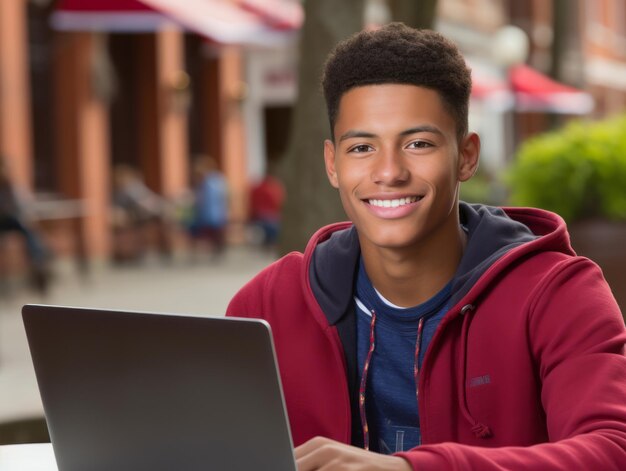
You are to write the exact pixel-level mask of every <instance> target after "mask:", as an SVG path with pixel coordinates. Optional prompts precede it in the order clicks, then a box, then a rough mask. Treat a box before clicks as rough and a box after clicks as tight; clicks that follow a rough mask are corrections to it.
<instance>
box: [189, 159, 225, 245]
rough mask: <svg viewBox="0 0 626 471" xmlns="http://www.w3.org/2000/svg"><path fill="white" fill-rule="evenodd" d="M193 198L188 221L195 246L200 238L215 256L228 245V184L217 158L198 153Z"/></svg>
mask: <svg viewBox="0 0 626 471" xmlns="http://www.w3.org/2000/svg"><path fill="white" fill-rule="evenodd" d="M192 184H193V201H192V203H191V214H190V220H189V222H188V224H187V228H188V231H189V234H190V236H191V238H192V242H193V244H194V246H195V245H196V244H197V243H198V242H201V241H208V242H209V243H210V244H211V248H212V252H213V254H214V256H219V255H221V254H222V252H223V251H224V249H225V246H226V226H227V224H228V186H227V183H226V178H225V177H224V175H223V174H222V172H221V171H220V170H219V168H218V165H217V162H216V161H215V159H213V158H212V157H209V156H204V155H201V156H198V157H196V158H195V159H194V161H193V164H192Z"/></svg>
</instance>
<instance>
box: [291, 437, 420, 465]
mask: <svg viewBox="0 0 626 471" xmlns="http://www.w3.org/2000/svg"><path fill="white" fill-rule="evenodd" d="M295 454H296V462H297V464H298V471H315V470H320V471H413V468H412V467H411V465H410V464H409V463H408V462H407V461H406V460H404V459H403V458H400V457H398V456H388V455H380V454H378V453H374V452H371V451H365V450H362V449H361V448H357V447H354V446H350V445H345V444H343V443H339V442H336V441H334V440H331V439H329V438H323V437H315V438H312V439H311V440H309V441H308V442H306V443H303V444H302V445H300V446H299V447H297V448H296V453H295Z"/></svg>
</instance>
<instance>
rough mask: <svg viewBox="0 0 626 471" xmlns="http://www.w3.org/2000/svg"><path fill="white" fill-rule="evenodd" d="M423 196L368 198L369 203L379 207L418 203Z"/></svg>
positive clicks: (396, 206)
mask: <svg viewBox="0 0 626 471" xmlns="http://www.w3.org/2000/svg"><path fill="white" fill-rule="evenodd" d="M422 198H423V196H407V197H405V198H394V199H384V200H383V199H367V200H365V201H366V202H367V203H368V204H370V205H372V206H376V207H378V208H399V207H401V206H406V205H408V204H412V203H417V202H418V201H419V200H421V199H422Z"/></svg>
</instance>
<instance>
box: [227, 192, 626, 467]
mask: <svg viewBox="0 0 626 471" xmlns="http://www.w3.org/2000/svg"><path fill="white" fill-rule="evenodd" d="M505 211H506V214H505V213H504V212H503V211H502V210H500V209H497V208H490V207H486V206H480V205H467V204H465V203H461V204H460V215H461V221H462V223H463V224H464V226H465V227H466V229H467V230H468V244H467V248H466V251H465V254H464V255H463V259H462V260H461V263H460V265H459V269H458V271H457V273H456V275H455V277H454V280H453V294H452V301H453V302H452V307H451V309H450V310H449V312H448V313H447V314H446V316H445V317H444V318H443V319H442V321H441V323H440V324H439V326H438V328H437V331H436V333H435V335H434V337H433V339H432V341H431V343H430V346H429V347H428V351H427V352H426V356H425V357H424V361H423V365H422V369H421V373H420V378H419V391H420V396H419V398H420V399H419V416H420V417H419V420H420V428H421V434H422V445H421V446H419V447H417V448H414V449H412V450H410V451H408V452H404V453H399V455H400V456H403V457H404V458H405V459H407V460H408V461H409V462H410V463H411V464H412V465H413V467H414V469H416V470H418V469H419V470H429V469H476V470H504V469H507V470H511V469H541V470H557V469H560V470H571V469H585V470H611V469H615V470H623V469H626V356H625V350H624V345H625V342H626V329H625V328H624V321H623V319H622V316H621V314H620V311H619V308H618V306H617V304H616V302H615V300H614V298H613V296H612V295H611V291H610V289H609V287H608V285H607V283H606V281H605V280H604V278H603V277H602V273H601V271H600V269H599V268H598V267H597V266H596V265H595V264H594V263H593V262H591V261H589V260H588V259H586V258H583V257H578V256H576V255H575V253H574V251H573V250H572V248H571V246H570V244H569V237H568V234H567V231H566V228H565V223H564V222H563V220H562V219H561V218H560V217H558V216H557V215H555V214H552V213H548V212H546V211H541V210H537V209H528V208H508V209H505ZM359 253H360V251H359V246H358V238H357V235H356V230H355V229H354V228H353V227H352V226H351V224H350V223H338V224H333V225H331V226H327V227H325V228H322V229H321V230H319V231H318V232H317V233H316V234H315V235H314V236H313V238H312V239H311V241H310V242H309V244H308V246H307V248H306V251H305V253H304V254H301V253H291V254H289V255H287V256H285V257H283V258H282V259H280V260H278V261H277V262H275V263H274V264H272V265H270V266H269V267H267V268H266V269H265V270H263V271H262V272H261V273H260V274H258V275H257V276H256V277H255V278H254V279H253V280H251V281H250V282H249V283H248V284H247V285H246V286H244V287H243V288H242V289H241V291H240V292H239V293H238V294H237V295H236V296H235V297H234V298H233V300H232V301H231V303H230V305H229V307H228V315H230V316H237V317H260V318H263V319H266V320H267V321H268V322H269V323H270V324H271V326H272V332H273V335H274V341H275V345H276V352H277V357H278V363H279V367H280V372H281V378H282V383H283V389H284V393H285V399H286V402H287V410H288V414H289V419H290V423H291V431H292V436H293V440H294V443H295V445H296V446H297V445H299V444H301V443H303V442H305V441H307V440H308V439H310V438H312V437H314V436H318V435H319V436H325V437H329V438H332V439H335V440H338V441H341V442H344V443H352V444H355V445H360V444H361V443H362V441H361V440H362V438H361V437H360V433H359V430H360V424H359V423H358V422H359V418H358V407H356V397H357V388H356V386H355V385H356V383H357V369H356V335H355V327H354V303H353V296H354V292H353V287H354V277H355V275H356V270H357V261H358V257H359Z"/></svg>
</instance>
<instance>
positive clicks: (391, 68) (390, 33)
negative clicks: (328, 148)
mask: <svg viewBox="0 0 626 471" xmlns="http://www.w3.org/2000/svg"><path fill="white" fill-rule="evenodd" d="M388 83H393V84H408V85H416V86H419V87H425V88H428V89H431V90H434V91H436V92H437V93H439V96H440V97H441V98H442V101H443V104H444V106H445V107H446V109H447V111H448V112H449V113H450V114H451V115H452V117H453V118H454V120H455V122H456V126H457V136H458V137H459V139H461V138H462V137H463V136H464V135H465V134H466V133H467V130H468V124H467V120H468V109H469V97H470V92H471V89H472V78H471V73H470V69H469V68H468V67H467V64H466V63H465V59H464V58H463V56H462V55H461V53H460V52H459V50H458V48H457V47H456V45H455V44H454V43H452V41H450V40H448V39H446V38H445V37H444V36H442V35H441V34H439V33H437V32H435V31H430V30H417V29H413V28H410V27H408V26H406V25H405V24H403V23H390V24H388V25H386V26H384V27H382V28H380V29H378V30H374V31H361V32H359V33H356V34H354V35H353V36H351V37H349V38H348V39H346V40H344V41H342V42H340V43H338V44H337V45H336V46H335V48H334V49H333V50H332V51H331V52H330V54H329V56H328V59H327V60H326V64H325V65H324V73H323V76H322V88H323V92H324V97H325V99H326V107H327V111H328V119H329V121H330V132H331V136H333V139H334V127H335V122H336V120H337V114H338V112H339V102H340V100H341V97H342V96H343V95H344V93H346V92H347V91H349V90H351V89H352V88H355V87H359V86H364V85H380V84H388Z"/></svg>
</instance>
